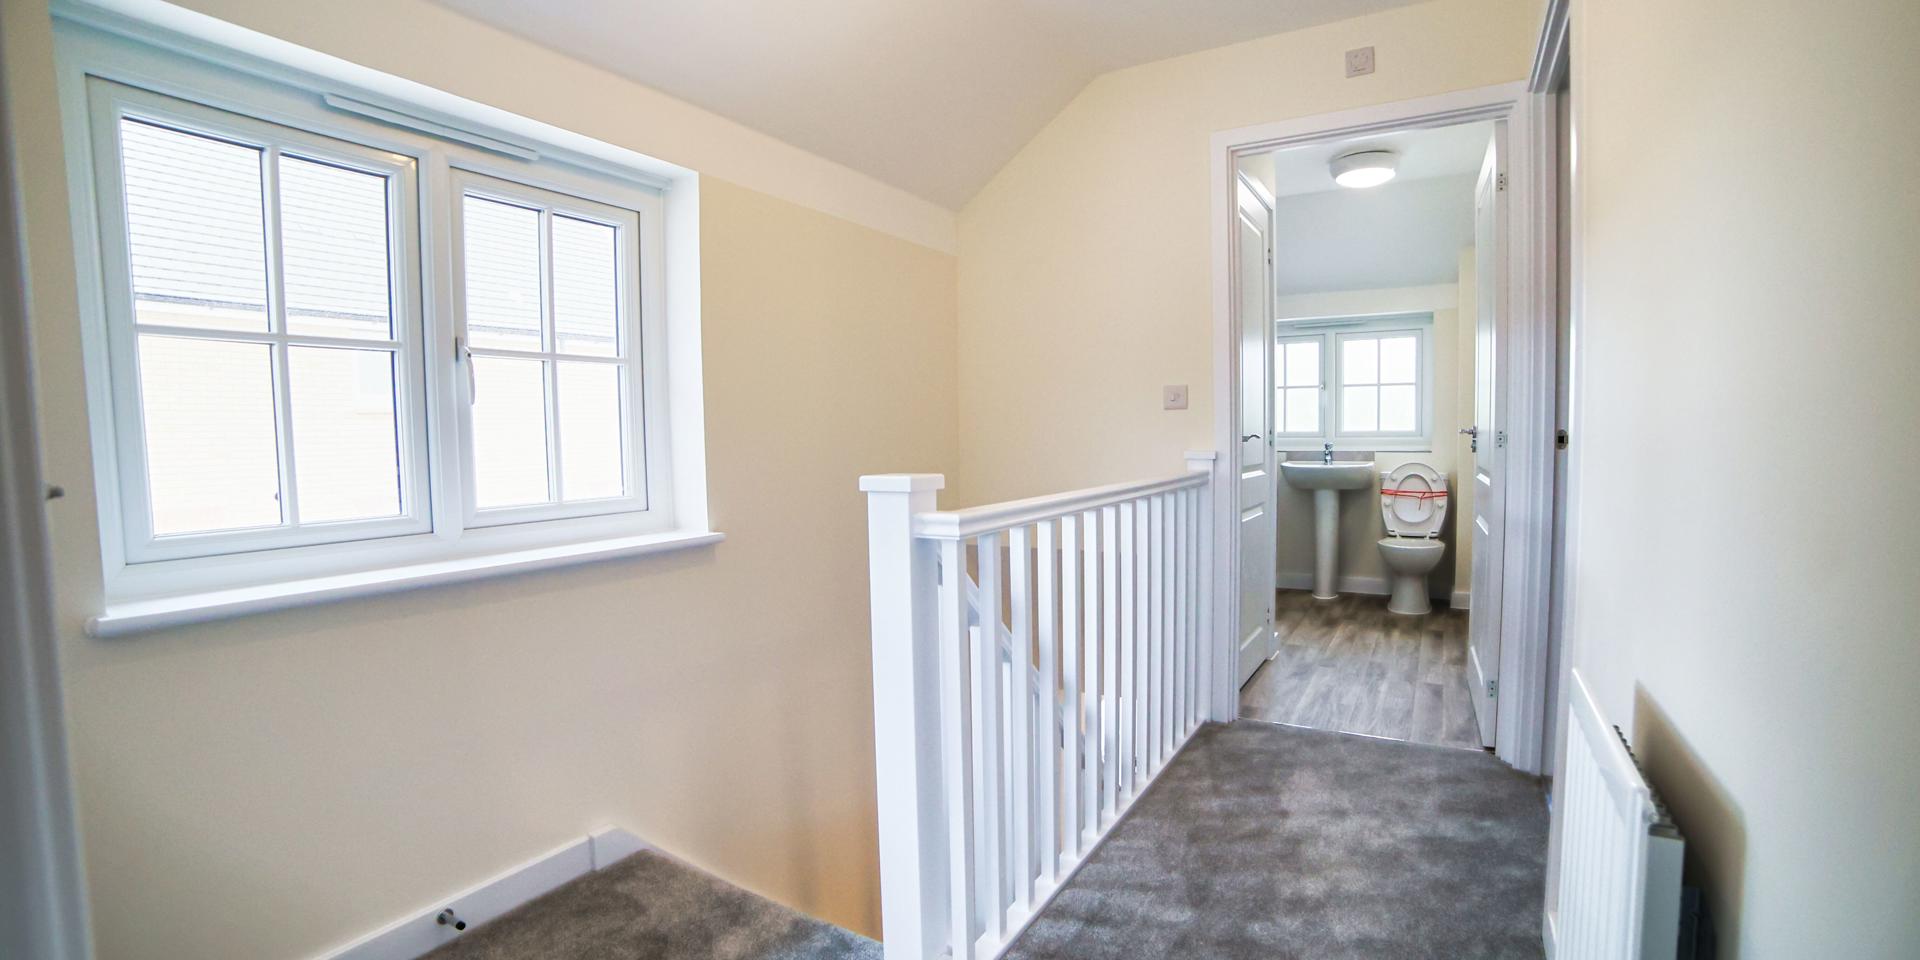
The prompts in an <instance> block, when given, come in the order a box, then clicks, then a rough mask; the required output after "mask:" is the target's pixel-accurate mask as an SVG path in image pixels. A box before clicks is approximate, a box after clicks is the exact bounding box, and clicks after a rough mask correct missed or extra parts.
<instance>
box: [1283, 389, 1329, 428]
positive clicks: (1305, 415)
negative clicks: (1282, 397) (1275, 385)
mask: <svg viewBox="0 0 1920 960" xmlns="http://www.w3.org/2000/svg"><path fill="white" fill-rule="evenodd" d="M1281 392H1282V393H1284V394H1286V397H1287V399H1286V415H1285V419H1284V420H1283V421H1282V422H1283V423H1284V424H1285V426H1283V427H1281V429H1282V430H1285V431H1286V432H1288V433H1319V432H1320V388H1319V387H1307V388H1304V389H1302V388H1299V387H1290V388H1288V389H1286V390H1283V391H1281Z"/></svg>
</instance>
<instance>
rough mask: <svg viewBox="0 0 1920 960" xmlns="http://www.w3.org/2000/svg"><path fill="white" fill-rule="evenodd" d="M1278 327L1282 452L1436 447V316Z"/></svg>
mask: <svg viewBox="0 0 1920 960" xmlns="http://www.w3.org/2000/svg"><path fill="white" fill-rule="evenodd" d="M1276 330H1277V333H1276V336H1275V338H1274V370H1275V371H1276V373H1275V377H1274V391H1275V396H1274V424H1275V432H1274V438H1275V445H1276V446H1277V447H1278V448H1279V449H1282V450H1310V449H1319V448H1321V447H1322V446H1323V445H1324V444H1327V443H1332V444H1333V445H1334V447H1335V449H1340V450H1380V451H1423V450H1431V449H1432V447H1433V412H1432V408H1433V350H1432V331H1433V316H1432V314H1414V315H1405V316H1393V317H1352V318H1332V319H1324V318H1316V319H1312V320H1301V321H1281V322H1280V323H1279V324H1278V325H1277V326H1276Z"/></svg>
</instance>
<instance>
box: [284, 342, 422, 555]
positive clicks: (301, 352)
mask: <svg viewBox="0 0 1920 960" xmlns="http://www.w3.org/2000/svg"><path fill="white" fill-rule="evenodd" d="M287 375H288V378H289V380H288V387H289V389H290V390H291V392H292V395H293V444H294V446H293V453H294V457H293V464H294V476H295V477H296V478H297V479H298V480H299V481H300V482H299V489H300V495H299V501H300V502H299V506H300V522H301V523H303V524H305V523H325V522H327V521H330V520H362V519H366V518H369V517H393V516H399V514H400V450H399V432H398V429H397V428H396V427H395V425H394V418H393V408H394V403H393V354H392V353H390V352H388V351H386V350H335V349H330V348H326V347H289V348H288V349H287Z"/></svg>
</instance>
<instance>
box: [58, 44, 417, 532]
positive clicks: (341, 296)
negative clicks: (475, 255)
mask: <svg viewBox="0 0 1920 960" xmlns="http://www.w3.org/2000/svg"><path fill="white" fill-rule="evenodd" d="M93 94H94V101H95V105H96V110H95V113H94V120H95V122H94V129H93V139H94V147H95V151H94V163H95V172H96V176H97V179H98V186H99V190H98V197H99V216H100V223H101V226H102V229H101V230H100V232H99V239H100V250H101V267H102V274H103V284H102V292H103V294H104V303H105V306H106V311H107V316H106V320H107V323H106V329H107V334H108V340H109V345H108V346H109V349H108V352H109V357H110V361H111V364H112V370H111V376H110V380H111V392H112V394H113V414H114V415H113V421H114V423H113V426H114V439H115V449H116V453H117V454H118V456H119V464H120V469H121V474H120V477H119V489H120V494H121V496H120V498H119V501H120V508H121V520H122V530H121V532H122V536H123V543H124V545H125V550H126V556H127V559H128V561H130V562H134V563H140V562H149V561H158V560H168V559H180V558H190V557H201V556H209V555H215V554H229V553H242V552H248V551H255V550H263V549H273V548H282V547H296V546H301V545H308V544H319V543H329V542H338V541H344V540H365V539H372V538H379V537H389V536H395V535H401V534H408V533H420V532H425V531H427V530H429V529H430V528H431V518H430V516H429V514H428V493H427V485H426V481H427V475H428V472H429V468H428V465H427V462H426V445H425V438H426V432H427V421H426V417H425V408H426V404H425V389H424V377H423V372H424V365H423V361H422V351H421V338H422V337H421V325H420V322H419V317H420V306H419V305H420V295H419V289H418V285H417V279H416V278H417V272H416V271H414V270H412V269H410V266H409V265H410V264H411V263H413V262H414V261H415V257H414V247H413V244H414V237H415V236H416V224H417V223H418V222H419V215H418V197H419V191H418V189H417V186H416V167H415V164H414V162H413V161H411V160H409V159H406V158H400V157H395V156H393V155H392V154H388V153H384V152H382V151H378V150H373V149H369V148H366V147H364V146H361V145H358V144H353V143H349V142H346V141H342V140H338V139H333V138H330V137H323V136H318V135H314V134H309V133H306V132H303V131H300V130H297V129H294V128H291V127H286V126H281V125H277V124H270V123H265V122H261V121H257V120H252V119H249V118H246V117H243V116H239V115H236V114H232V113H227V112H224V111H218V110H212V109H209V108H205V107H201V106H198V105H195V104H192V103H188V102H185V101H181V100H177V99H174V98H170V97H163V96H160V95H158V94H153V93H149V92H146V91H143V90H138V89H135V88H132V87H126V86H121V85H119V84H111V83H107V82H105V81H96V83H95V85H94V88H93Z"/></svg>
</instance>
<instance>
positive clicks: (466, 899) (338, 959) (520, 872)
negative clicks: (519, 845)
mask: <svg viewBox="0 0 1920 960" xmlns="http://www.w3.org/2000/svg"><path fill="white" fill-rule="evenodd" d="M645 849H647V844H646V842H645V841H643V840H641V839H640V838H639V837H636V836H634V835H633V834H631V833H628V832H627V831H625V830H622V829H620V828H619V827H602V828H601V829H599V830H595V831H594V832H593V833H591V834H588V835H587V836H584V837H581V838H580V839H578V840H575V841H573V842H571V843H568V844H566V845H564V846H562V847H559V848H557V849H555V850H552V851H550V852H548V853H545V854H542V855H540V856H538V857H535V858H533V859H532V860H529V861H527V862H526V863H523V864H521V865H520V866H517V867H514V868H512V869H510V870H507V871H506V872H504V873H501V874H500V875H498V876H496V877H493V878H492V879H489V880H483V881H481V882H480V883H477V884H475V885H473V886H471V887H468V888H467V889H465V890H462V891H460V892H458V893H455V894H452V895H450V896H447V897H443V898H441V899H439V900H436V901H434V902H433V903H431V904H429V905H427V906H424V907H421V908H420V909H419V910H417V911H415V912H414V913H412V914H410V915H408V916H405V917H402V918H401V919H399V920H396V921H394V922H392V923H390V924H387V925H386V926H384V927H382V928H380V929H379V930H375V931H374V932H372V933H370V934H367V935H366V936H364V937H361V938H360V939H358V940H355V941H353V942H352V943H349V944H347V945H346V946H343V947H339V948H337V949H334V950H330V951H328V952H326V953H323V954H320V955H319V956H318V957H316V958H315V960H413V958H415V957H418V956H420V955H422V954H424V953H426V952H427V951H429V950H432V949H433V948H435V947H438V946H440V945H441V944H443V943H446V942H447V941H449V940H452V939H454V938H456V937H458V936H460V932H459V931H457V930H455V929H453V928H452V927H450V926H446V925H443V924H441V923H440V922H439V920H438V919H437V918H438V917H439V916H440V911H442V910H448V909H451V910H452V911H453V912H454V914H455V915H456V916H458V917H459V918H460V919H461V920H464V921H466V924H467V928H468V929H472V928H474V927H477V926H479V925H480V924H483V923H486V922H487V921H489V920H492V919H494V918H495V917H498V916H500V915H501V914H503V913H506V912H507V911H509V910H512V909H513V908H515V907H518V906H520V905H521V904H524V903H526V902H528V901H530V900H533V899H535V898H536V897H539V896H540V895H542V894H545V893H547V892H549V891H551V890H553V889H554V888H556V887H558V886H560V885H561V884H564V883H566V882H567V881H569V880H574V879H577V878H579V877H582V876H585V875H586V874H589V873H592V872H593V871H595V870H598V869H600V868H602V867H605V866H607V865H609V864H612V863H616V862H618V861H620V860H623V859H625V858H627V857H628V856H631V855H633V854H635V853H639V852H640V851H642V850H645Z"/></svg>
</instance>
